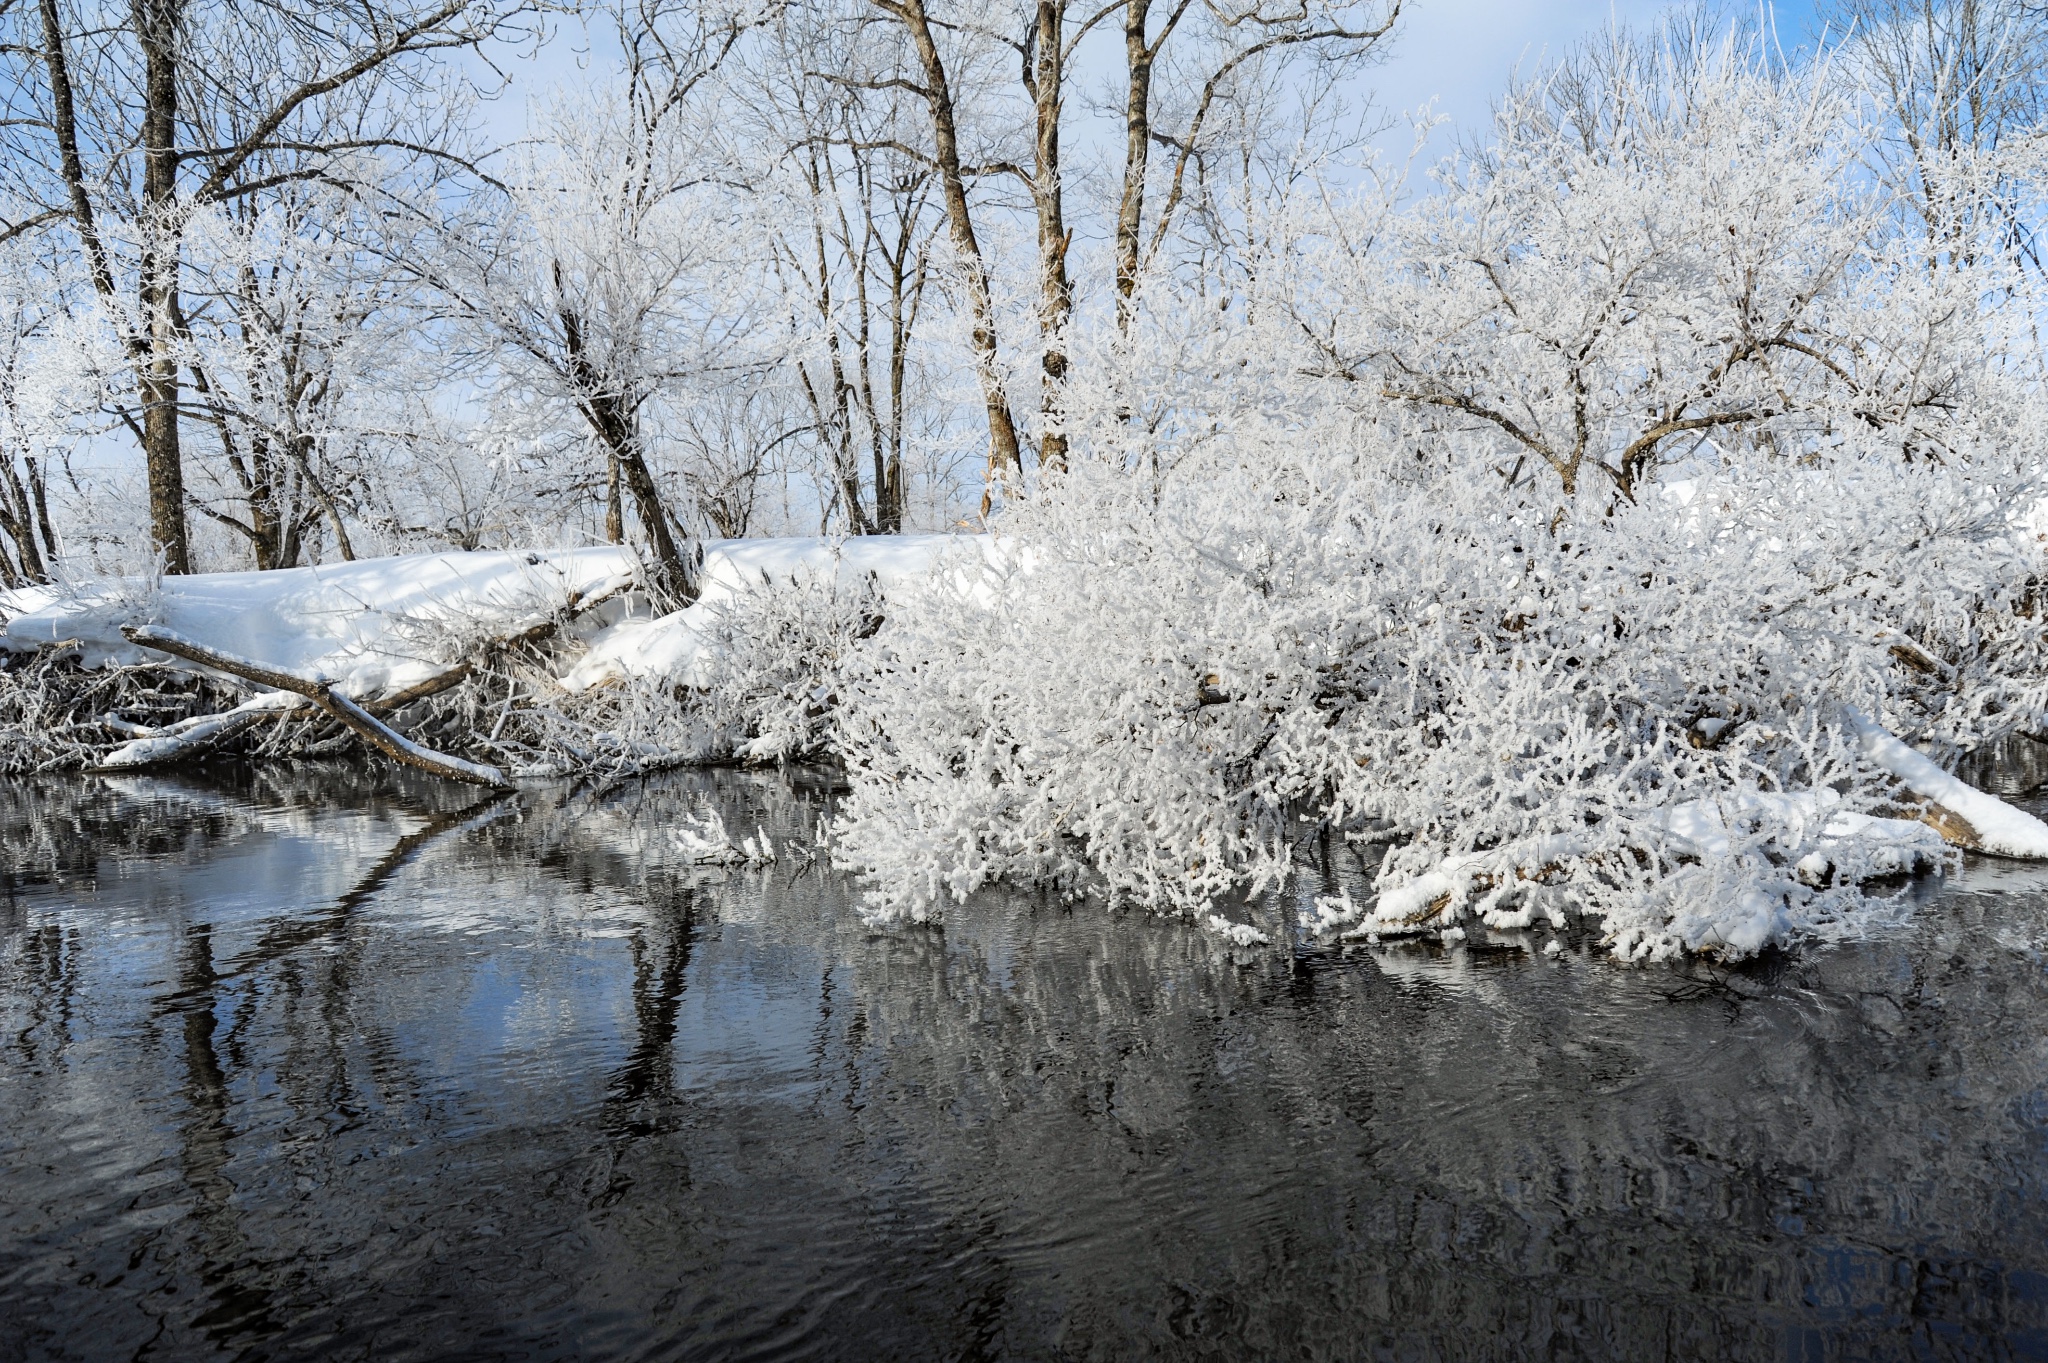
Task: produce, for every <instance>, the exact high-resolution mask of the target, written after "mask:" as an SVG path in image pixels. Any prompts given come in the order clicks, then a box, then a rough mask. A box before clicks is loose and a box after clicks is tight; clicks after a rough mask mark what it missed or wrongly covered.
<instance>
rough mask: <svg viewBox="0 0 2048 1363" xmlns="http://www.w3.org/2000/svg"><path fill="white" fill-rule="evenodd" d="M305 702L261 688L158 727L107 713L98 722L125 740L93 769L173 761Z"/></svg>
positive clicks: (123, 767)
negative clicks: (228, 704)
mask: <svg viewBox="0 0 2048 1363" xmlns="http://www.w3.org/2000/svg"><path fill="white" fill-rule="evenodd" d="M167 651H168V650H167ZM307 703H308V702H307V700H306V697H304V696H303V695H298V694H295V693H292V692H289V691H265V692H263V693H261V694H260V695H256V696H252V697H250V698H249V699H248V700H245V701H243V702H242V703H241V704H240V705H237V706H236V707H235V708H234V709H232V710H222V711H221V712H219V713H218V714H212V715H194V716H192V717H191V718H190V719H181V720H179V721H178V722H177V723H176V724H166V725H164V726H163V727H162V728H160V729H150V728H146V727H144V726H143V725H140V724H130V723H128V722H127V721H126V720H124V719H121V718H120V717H119V716H117V715H107V716H105V717H103V718H102V719H101V721H100V722H101V723H102V724H105V725H106V726H107V727H108V728H110V729H112V730H114V731H115V732H116V733H125V734H127V735H128V738H129V741H128V742H126V743H123V744H122V745H121V746H120V747H118V748H116V749H114V750H113V751H112V752H110V753H108V754H107V755H106V756H105V757H102V758H101V759H100V760H99V762H98V763H97V764H96V765H95V767H94V770H96V771H120V770H123V769H125V768H129V767H153V766H157V765H159V764H161V763H164V762H175V761H177V760H178V759H179V758H181V757H189V756H190V755H191V754H193V753H195V752H198V751H200V750H201V749H203V748H208V747H211V746H213V745H214V744H216V743H221V742H225V741H226V740H227V739H229V738H232V737H233V736H234V735H236V734H238V733H240V732H242V730H244V729H247V728H249V727H250V726H251V725H254V724H256V723H258V722H259V721H261V720H265V719H269V718H271V717H273V716H276V715H281V714H285V713H287V712H289V711H292V710H297V709H300V708H302V707H303V706H305V705H306V704H307Z"/></svg>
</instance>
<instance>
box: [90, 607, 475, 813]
mask: <svg viewBox="0 0 2048 1363" xmlns="http://www.w3.org/2000/svg"><path fill="white" fill-rule="evenodd" d="M121 633H122V635H123V636H124V637H125V638H126V639H127V640H128V641H129V642H130V643H135V644H140V645H142V646H143V647H144V648H153V649H156V650H157V651H158V652H160V653H169V654H171V655H173V656H174V657H179V658H183V659H185V660H186V661H187V662H193V663H198V664H199V665H200V666H201V667H210V668H212V669H213V670H215V671H216V672H225V673H227V674H228V675H229V676H233V677H240V678H241V679H242V680H243V681H246V682H251V683H253V684H255V685H257V686H267V687H270V688H271V689H272V690H275V691H291V692H295V693H297V694H298V695H301V696H304V697H305V698H306V699H307V700H310V701H312V702H313V704H315V705H317V706H319V707H320V708H321V709H322V710H325V711H326V712H327V713H328V714H330V715H332V716H333V717H334V718H335V719H337V720H339V721H340V722H341V723H342V724H343V725H344V726H345V727H347V728H348V729H351V730H353V731H354V732H355V733H356V734H358V735H359V736H361V737H362V739H363V740H364V741H365V742H367V743H369V744H370V746H372V747H374V748H376V749H377V750H378V751H379V752H382V753H384V754H385V755H386V756H389V757H392V758H394V759H396V760H397V761H400V762H403V763H405V764H406V765H408V766H414V767H418V768H420V769H421V770H422V771H430V772H432V773H434V774H435V775H436V776H445V777H448V778H449V779H451V780H456V781H467V782H469V783H470V784H471V785H478V786H487V787H489V788H490V789H492V790H510V789H512V788H513V787H512V782H511V781H510V780H508V779H507V778H506V776H505V774H504V773H503V772H501V771H499V770H498V769H497V768H496V767H491V766H485V765H484V764H482V763H480V762H468V761H464V760H463V759H462V758H460V757H451V756H449V755H448V754H446V753H439V752H435V751H434V750H433V749H432V748H428V747H423V746H422V745H420V744H418V743H415V742H413V741H412V740H411V739H409V738H407V737H405V736H404V735H403V734H401V733H399V732H397V731H396V730H395V729H393V728H391V727H390V726H389V725H387V724H385V723H384V722H383V721H381V720H379V719H377V718H376V717H375V716H373V715H372V714H370V712H369V711H367V710H365V709H364V708H363V707H362V706H360V705H358V704H356V703H355V702H354V701H353V700H350V699H349V698H348V697H347V696H345V695H343V694H342V693H341V692H340V691H339V690H338V689H337V688H336V687H335V685H334V683H333V682H332V681H330V680H328V679H327V678H325V677H302V676H300V675H299V674H298V673H296V672H287V671H285V670H284V669H283V668H277V667H270V666H267V665H265V664H263V663H259V662H257V661H255V660H254V659H251V658H242V657H238V656H236V655H235V654H232V653H223V652H222V651H221V650H219V649H217V648H213V647H210V646H208V645H206V644H202V643H200V642H199V641H198V640H196V639H187V638H186V637H185V636H184V635H182V634H178V633H176V632H175V631H173V630H168V629H164V628H162V627H161V626H157V625H125V626H123V627H122V629H121Z"/></svg>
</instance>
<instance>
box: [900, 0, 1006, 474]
mask: <svg viewBox="0 0 2048 1363" xmlns="http://www.w3.org/2000/svg"><path fill="white" fill-rule="evenodd" d="M884 8H886V9H887V10H888V12H889V13H891V14H894V15H895V16H896V17H897V18H898V19H900V20H901V21H902V23H903V26H904V28H905V29H906V30H908V32H909V34H910V40H911V44H912V46H913V47H914V48H915V49H916V51H917V59H918V64H919V65H920V66H921V67H922V68H923V70H924V97H925V104H926V107H927V108H928V109H929V110H930V112H931V121H932V146H933V150H934V151H935V153H936V155H935V157H934V159H935V160H936V161H937V162H938V166H939V182H940V184H941V186H942V188H943V189H944V192H945V199H946V221H947V225H948V226H949V227H950V228H951V229H952V236H953V249H954V250H955V251H956V252H957V253H958V254H959V257H960V268H961V269H962V270H964V271H965V272H966V275H967V278H966V281H965V283H966V287H967V314H968V318H969V321H970V323H971V333H970V337H969V340H970V344H971V345H972V347H973V350H974V367H975V373H976V376H977V377H978V378H979V379H980V380H981V395H982V401H983V404H984V405H985V406H986V407H987V409H988V481H989V488H990V491H991V493H992V492H993V490H994V488H995V487H996V486H997V485H998V484H1001V483H1004V482H1007V481H1008V480H1009V479H1010V478H1012V477H1013V476H1016V475H1019V474H1021V473H1022V472H1023V460H1022V458H1021V457H1020V456H1019V454H1018V444H1017V423H1016V421H1015V419H1014V418H1012V416H1011V415H1010V395H1009V393H1008V392H1007V391H1005V389H1004V387H1003V373H1002V369H1001V367H1000V355H999V352H998V350H997V346H996V321H995V305H994V304H993V303H992V302H991V301H990V298H989V290H988V271H987V267H986V265H985V264H984V262H983V260H982V256H981V244H980V242H979V241H977V240H976V238H975V234H974V218H973V215H972V214H971V212H970V211H969V208H968V203H967V177H966V173H965V172H964V171H963V170H962V169H961V166H960V134H959V127H958V124H957V122H956V120H955V116H954V109H953V92H952V90H951V89H950V88H949V87H948V85H947V84H946V65H945V62H944V61H943V60H941V59H940V56H939V47H938V42H937V40H936V39H934V38H933V36H932V26H931V20H930V17H929V16H928V15H927V14H926V13H925V8H924V0H902V3H900V4H896V3H887V4H885V5H884ZM987 500H988V499H987V497H984V499H983V504H984V505H986V504H987Z"/></svg>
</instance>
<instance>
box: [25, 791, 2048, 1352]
mask: <svg viewBox="0 0 2048 1363" xmlns="http://www.w3.org/2000/svg"><path fill="white" fill-rule="evenodd" d="M829 784H830V783H829V780H828V779H825V778H823V777H822V776H819V775H817V774H809V775H806V774H805V773H797V774H795V775H794V776H791V777H785V776H782V775H773V774H768V775H754V774H746V773H734V772H719V773H684V774H677V775H673V776H669V777H665V778H661V779H658V780H652V781H648V782H643V783H633V784H629V785H626V786H621V787H618V788H615V789H612V790H610V791H606V792H596V793H592V792H573V791H553V792H548V791H540V792H527V793H525V794H522V795H520V796H517V797H514V798H510V799H504V800H499V801H496V802H491V803H484V804H478V803H476V801H477V795H476V792H474V791H470V790H467V789H463V788H450V787H443V786H437V785H435V784H432V783H430V782H426V781H424V780H421V781H415V780H412V779H409V778H407V777H405V776H402V775H393V774H389V773H385V772H382V771H377V770H372V769H368V768H365V767H361V766H348V765H335V766H326V767H303V768H296V769H290V770H278V769H270V770H256V769H250V768H245V767H241V766H236V765H223V766H220V767H217V768H208V769H204V770H200V771H196V772H193V773H187V774H184V775H179V776H162V777H129V778H121V779H113V778H105V777H93V776H80V777H70V778H61V779H60V778H52V779H48V780H40V781H26V780H17V781H13V782H7V783H0V852H4V854H5V856H6V859H7V866H8V870H7V872H6V887H7V892H6V896H5V899H4V901H0V1363H11V1361H12V1360H27V1359H90V1360H100V1359H115V1358H122V1359H125V1358H138V1359H186V1358H202V1357H203V1358H209V1359H212V1358H219V1357H229V1358H248V1359H263V1358H322V1359H355V1358H362V1359H369V1358H375V1359H380V1360H391V1359H523V1360H539V1359H558V1358H559V1359H567V1358H636V1359H637V1358H690V1359H695V1358H705V1359H713V1358H716V1359H728V1358H729V1359H781V1358H809V1357H815V1358H828V1359H927V1358H929V1359H997V1358H1020V1359H1105V1360H1107V1359H1118V1360H1121V1359H1132V1358H1172V1359H1209V1358H1215V1359H1235V1358H1288V1359H1468V1358H1469V1359H1523V1358H1526V1359H1539V1358H1540V1359H1562V1358H1600V1359H1627V1360H1639V1359H1681V1358H1685V1359H1690V1358H1702V1359H1706V1358H1713V1359H1724V1358H1725V1359H1773V1360H1795V1361H1799V1363H1804V1361H1806V1360H1822V1359H1828V1360H1832V1359H1902V1360H1903V1359H1948V1358H1954V1359H1962V1358H1987V1359H1989V1358H2014V1357H2048V1199H2044V1195H2048V954H2044V953H2048V868H2037V867H2027V866H2020V865H2014V864H2009V863H1998V862H1993V861H1973V862H1972V863H1971V864H1970V865H1969V866H1968V867H1967V868H1966V870H1965V872H1964V873H1963V874H1962V875H1961V876H1959V877H1956V878H1954V879H1951V880H1948V881H1938V880H1925V881H1922V882H1920V883H1918V884H1916V885H1913V886H1911V887H1909V888H1908V889H1907V891H1906V897H1907V903H1906V904H1905V905H1903V906H1902V908H1903V910H1909V911H1902V913H1901V916H1900V921H1899V922H1898V923H1897V924H1896V925H1895V926H1890V927H1886V928H1884V929H1882V930H1880V931H1877V932H1875V933H1873V934H1872V935H1871V936H1869V937H1868V938H1866V939H1864V940H1860V941H1856V942H1851V943H1842V944H1833V945H1825V946H1807V947H1803V948H1800V949H1798V950H1795V951H1792V952H1788V953H1778V954H1774V955H1772V956H1769V957H1767V958H1764V959H1761V960H1758V961H1754V962H1751V963H1749V964H1747V965H1744V966H1742V967H1740V968H1737V969H1733V970H1727V969H1719V968H1715V967H1712V966H1709V965H1707V964H1704V963H1699V962H1695V963H1692V964H1689V965H1684V966H1659V967H1650V968H1623V967H1618V966H1616V965H1614V964H1613V963H1612V962H1610V961H1608V960H1606V959H1605V958H1603V957H1601V956H1599V955H1598V954H1597V953H1596V952H1594V951H1593V949H1592V944H1591V943H1590V942H1589V941H1587V940H1585V939H1584V937H1583V936H1582V935H1577V934H1575V935H1573V936H1572V937H1571V939H1570V943H1569V949H1567V950H1566V951H1564V952H1563V954H1562V955H1559V956H1556V957H1547V956H1545V955H1544V954H1543V953H1542V952H1541V951H1540V950H1534V949H1532V948H1534V947H1540V946H1541V945H1542V943H1543V942H1544V941H1546V940H1547V939H1548V934H1547V933H1546V934H1542V935H1539V936H1536V937H1530V938H1522V937H1519V936H1510V937H1506V938H1500V939H1487V940H1479V939H1478V938H1475V940H1473V941H1471V942H1469V943H1467V944H1465V945H1462V946H1458V947H1455V948H1453V949H1451V950H1448V951H1446V950H1443V949H1441V948H1438V947H1435V946H1423V945H1414V944H1410V945H1396V944H1388V945H1384V946H1364V945H1361V946H1357V947H1351V948H1330V947H1319V946H1316V945H1315V944H1313V943H1306V942H1302V941H1298V940H1293V939H1292V938H1290V936H1289V935H1288V934H1287V933H1286V932H1285V931H1284V930H1283V929H1282V926H1281V924H1280V923H1279V920H1278V913H1279V910H1275V911H1274V922H1273V923H1272V925H1271V926H1272V927H1273V935H1274V936H1275V938H1276V944H1275V945H1273V946H1270V947H1259V948H1237V947H1233V946H1231V945H1230V944H1229V943H1228V942H1226V941H1223V940H1221V939H1219V938H1218V937H1217V936H1215V935H1214V934H1209V933H1204V932H1201V931H1198V930H1195V929H1193V928H1191V927H1189V926H1187V925H1186V924H1183V923H1181V922H1178V921H1168V920H1161V919H1157V918H1152V917H1148V916H1145V915H1143V914H1139V913H1132V912H1111V911H1108V910H1106V909H1104V908H1102V907H1101V906H1099V905H1092V904H1080V905H1069V904H1065V903H1061V902H1059V901H1057V900H1056V899H1051V898H1046V897H1042V896H1039V895H1036V894H1028V893H1020V892H1006V893H990V894H985V895H982V896H979V897H977V898H976V899H974V900H973V901H971V902H970V903H968V904H966V905H964V906H961V907H959V908H957V909H955V910H954V911H953V912H952V914H951V915H950V917H949V919H948V921H947V922H946V924H945V925H944V926H943V927H942V928H940V927H920V928H913V929H907V930H900V931H894V932H886V933H880V932H874V931H870V930H869V929H867V928H866V927H864V926H863V925H862V923H861V921H860V919H859V917H858V915H857V914H856V912H855V906H856V904H857V902H858V895H859V887H858V886H857V885H855V884H853V883H852V882H851V881H850V880H849V879H848V878H847V877H846V876H844V875H842V874H840V873H838V872H835V871H833V870H832V869H830V867H829V866H828V865H826V864H824V862H823V861H821V860H818V859H814V858H812V857H811V856H809V855H808V849H809V848H810V847H811V846H812V845H813V844H814V842H815V839H816V836H817V830H818V824H819V821H820V818H821V817H822V816H823V815H825V814H826V813H827V811H828V809H829V802H830V799H831V794H830V789H829ZM705 808H716V809H718V810H720V811H722V812H723V814H724V817H725V818H726V821H727V822H728V824H729V825H730V826H731V827H732V828H733V829H734V831H735V832H740V831H751V830H754V829H756V828H761V829H765V830H766V832H767V833H768V835H769V836H770V837H771V838H772V840H773V841H774V842H775V844H776V845H777V847H778V849H779V859H778V860H777V862H776V863H775V864H774V865H772V866H766V867H757V868H744V867H738V868H729V869H720V868H711V867H700V866H693V865H690V864H688V863H687V861H686V860H685V859H684V856H683V854H682V853H681V852H679V851H678V850H677V849H678V844H677V842H676V840H675V838H674V837H673V836H672V830H673V829H674V828H675V827H676V826H677V823H678V821H679V820H680V819H681V818H682V817H683V816H685V815H686V814H688V813H689V812H691V811H693V810H701V809H705ZM1340 871H1341V868H1337V867H1332V868H1330V869H1329V870H1328V872H1327V874H1329V875H1337V874H1339V873H1340ZM1344 873H1345V874H1350V873H1349V872H1344ZM1317 874H1319V873H1318V872H1317V871H1315V870H1313V869H1312V870H1310V871H1309V872H1307V875H1308V878H1309V879H1310V880H1313V879H1315V877H1316V876H1317ZM1478 937H1479V938H1483V937H1484V934H1479V935H1478Z"/></svg>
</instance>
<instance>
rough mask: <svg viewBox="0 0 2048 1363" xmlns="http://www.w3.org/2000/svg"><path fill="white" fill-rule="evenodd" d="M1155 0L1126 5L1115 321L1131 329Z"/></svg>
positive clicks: (1148, 148) (1147, 152)
mask: <svg viewBox="0 0 2048 1363" xmlns="http://www.w3.org/2000/svg"><path fill="white" fill-rule="evenodd" d="M1151 8H1152V0H1126V3H1125V6H1124V68H1125V87H1124V184H1123V194H1122V196H1121V197H1120V198H1119V199H1118V201H1117V206H1116V324H1117V329H1118V330H1119V331H1122V332H1125V333H1129V331H1130V329H1131V309H1132V307H1133V306H1134V303H1135V299H1136V295H1137V292H1138V250H1139V241H1140V236H1141V233H1142V231H1143V228H1144V218H1145V175H1146V172H1147V169H1148V167H1149V165H1150V158H1151V153H1152V63H1153V60H1154V59H1155V58H1156V57H1157V56H1158V55H1159V53H1158V51H1157V49H1156V48H1154V47H1152V46H1150V45H1148V44H1147V43H1146V41H1145V20H1146V17H1147V15H1148V14H1149V13H1150V12H1151Z"/></svg>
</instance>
